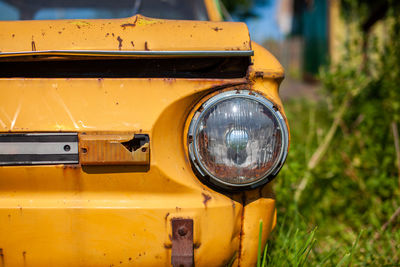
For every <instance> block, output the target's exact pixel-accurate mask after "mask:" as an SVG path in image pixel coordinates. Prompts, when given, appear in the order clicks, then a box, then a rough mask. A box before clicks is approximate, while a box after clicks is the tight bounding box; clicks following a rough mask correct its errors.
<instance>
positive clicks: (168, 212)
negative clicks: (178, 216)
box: [164, 212, 169, 220]
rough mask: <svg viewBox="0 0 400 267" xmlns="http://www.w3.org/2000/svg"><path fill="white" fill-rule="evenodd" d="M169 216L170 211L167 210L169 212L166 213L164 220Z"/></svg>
mask: <svg viewBox="0 0 400 267" xmlns="http://www.w3.org/2000/svg"><path fill="white" fill-rule="evenodd" d="M168 216H169V212H167V214H165V217H164V220H167V219H168Z"/></svg>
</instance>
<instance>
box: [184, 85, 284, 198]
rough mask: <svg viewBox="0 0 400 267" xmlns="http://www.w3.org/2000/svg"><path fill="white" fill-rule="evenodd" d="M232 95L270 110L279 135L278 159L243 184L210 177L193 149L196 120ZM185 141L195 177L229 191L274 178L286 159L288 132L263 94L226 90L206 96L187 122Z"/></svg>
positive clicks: (262, 183) (281, 119) (282, 120)
mask: <svg viewBox="0 0 400 267" xmlns="http://www.w3.org/2000/svg"><path fill="white" fill-rule="evenodd" d="M234 98H247V99H250V100H254V101H257V102H258V103H260V104H262V105H263V106H264V107H266V108H267V109H268V110H269V111H270V112H271V114H272V115H273V117H274V118H275V119H276V122H277V124H278V125H279V126H278V127H279V128H278V130H279V132H280V134H281V147H280V151H279V155H278V157H277V158H278V160H276V162H275V163H274V164H273V165H272V166H271V167H270V169H269V170H268V171H267V172H266V173H265V174H264V175H263V176H262V177H261V178H258V179H257V180H255V181H252V182H250V183H245V184H234V183H229V182H226V181H223V180H221V179H220V178H218V177H216V176H214V175H213V174H212V173H210V172H209V171H208V170H207V168H206V167H205V166H204V164H203V162H202V161H201V159H200V156H199V152H198V151H197V149H196V147H197V140H196V137H195V133H196V130H197V128H198V127H199V123H200V121H201V120H202V119H203V117H204V116H205V114H206V113H207V111H208V110H210V109H211V108H213V107H214V106H215V105H217V104H218V103H220V102H222V101H225V100H228V99H234ZM187 142H188V150H189V157H190V160H191V163H192V166H193V167H194V169H195V171H196V172H197V173H198V174H199V175H198V176H200V178H201V180H202V181H204V182H206V184H208V185H211V186H217V188H220V189H223V190H229V191H238V190H249V189H253V188H256V187H259V186H261V185H264V184H266V183H268V182H270V181H272V180H273V178H275V176H276V175H277V174H278V173H279V171H280V170H281V168H282V166H283V164H284V162H285V160H286V157H287V153H288V147H289V131H288V127H287V125H286V122H285V119H284V117H283V116H282V114H281V112H280V111H279V109H278V108H277V107H276V105H274V103H273V102H272V101H270V100H268V99H267V98H265V97H264V96H263V95H261V94H259V93H257V92H254V91H250V90H230V91H225V92H222V93H219V94H217V95H214V96H212V97H210V98H209V99H207V100H206V101H205V102H204V103H202V104H201V105H200V106H199V107H198V108H197V109H196V111H195V112H194V115H193V117H192V119H191V122H190V125H189V129H188V135H187Z"/></svg>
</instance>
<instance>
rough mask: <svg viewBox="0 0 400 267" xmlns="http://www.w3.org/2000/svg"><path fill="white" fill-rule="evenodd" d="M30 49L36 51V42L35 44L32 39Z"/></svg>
mask: <svg viewBox="0 0 400 267" xmlns="http://www.w3.org/2000/svg"><path fill="white" fill-rule="evenodd" d="M32 51H36V44H35V41H32Z"/></svg>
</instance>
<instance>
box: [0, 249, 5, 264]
mask: <svg viewBox="0 0 400 267" xmlns="http://www.w3.org/2000/svg"><path fill="white" fill-rule="evenodd" d="M0 260H1V262H0V263H1V266H4V253H3V249H2V248H0Z"/></svg>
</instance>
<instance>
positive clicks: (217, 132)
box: [191, 91, 288, 186]
mask: <svg viewBox="0 0 400 267" xmlns="http://www.w3.org/2000/svg"><path fill="white" fill-rule="evenodd" d="M278 115H280V114H277V112H276V111H275V110H274V109H273V105H272V103H271V102H269V101H268V100H267V99H265V98H264V97H262V96H260V95H254V94H249V91H241V93H240V94H239V93H238V92H237V91H235V92H231V93H229V92H228V93H225V95H223V96H218V97H216V98H215V99H213V98H211V99H210V100H209V101H207V102H206V105H205V106H204V110H202V112H201V113H200V114H198V117H197V118H196V119H195V120H194V121H195V122H194V125H191V128H192V130H191V132H192V134H193V139H194V140H193V141H194V142H193V145H192V149H193V150H194V151H191V152H193V154H194V157H195V158H196V159H197V163H198V165H199V167H200V169H201V170H200V171H202V172H205V173H206V174H207V175H209V176H211V177H212V178H213V179H216V180H218V181H219V182H220V183H223V184H228V185H233V186H235V185H236V186H242V185H248V184H251V183H257V182H258V181H260V180H262V179H263V178H265V177H266V176H267V175H269V174H270V173H271V172H273V171H274V169H276V167H277V166H278V165H280V163H281V160H282V157H283V154H286V152H285V151H283V150H284V149H285V148H284V146H285V145H286V148H287V142H288V140H287V130H286V125H283V124H284V123H283V119H282V120H280V119H279V116H278ZM192 124H193V121H192ZM283 127H284V128H285V129H282V128H283ZM284 130H286V135H285V132H283V131H284ZM279 168H280V166H279Z"/></svg>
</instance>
